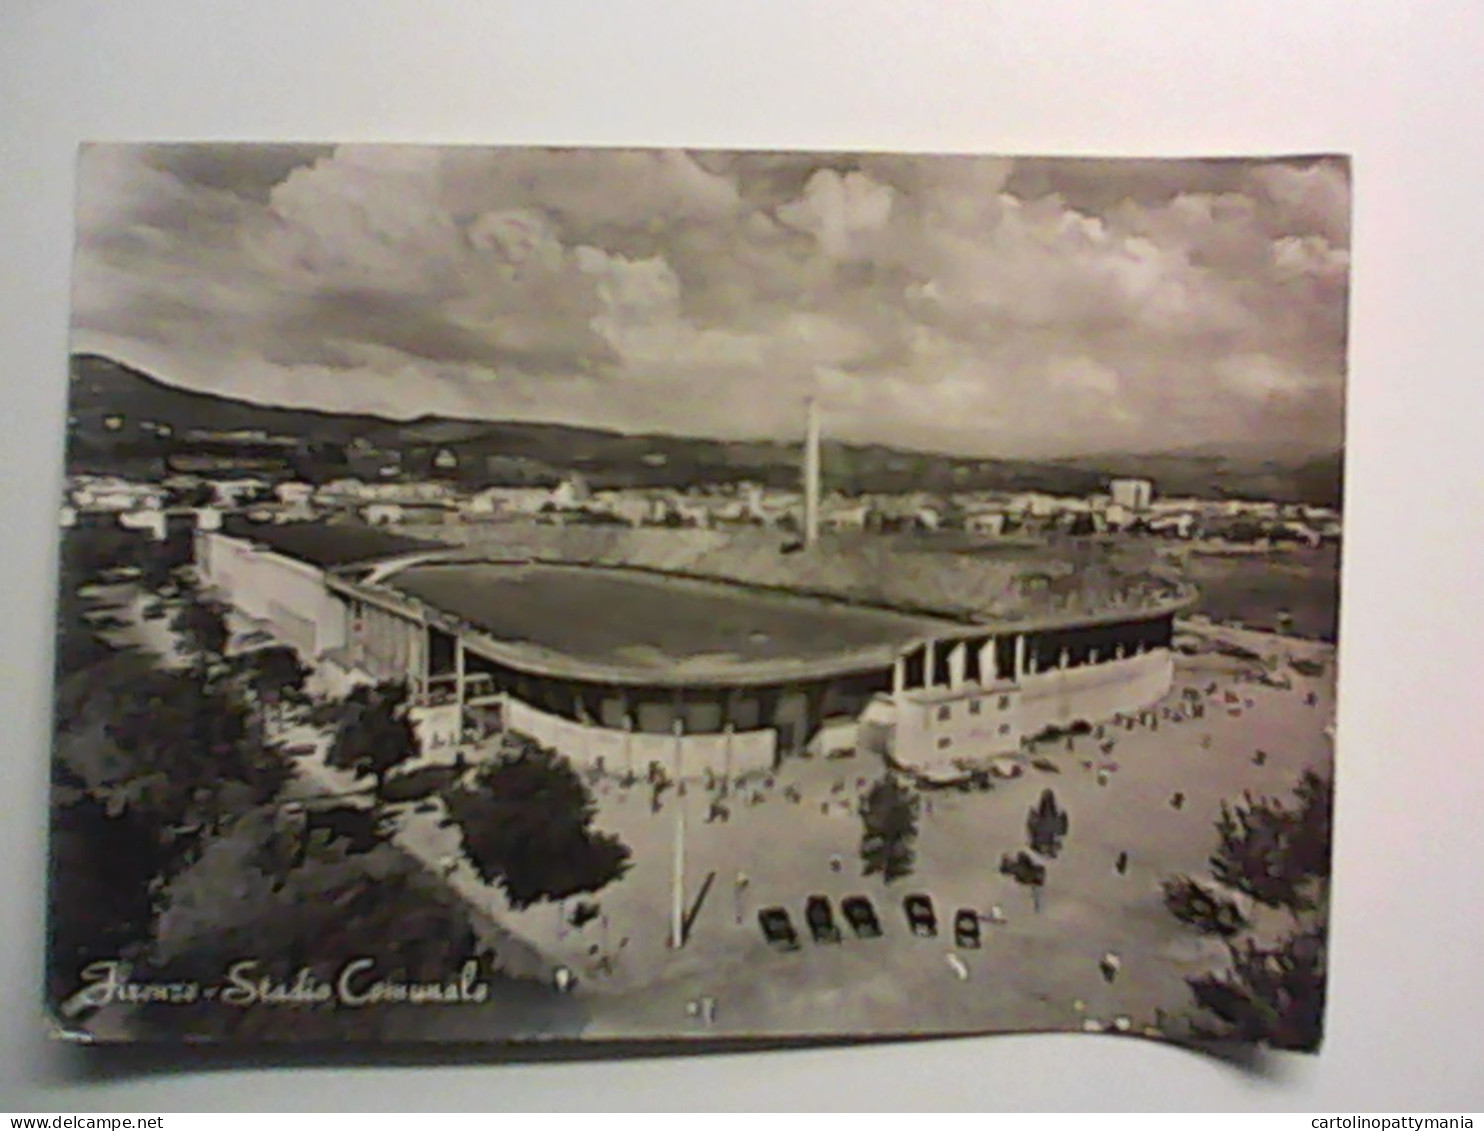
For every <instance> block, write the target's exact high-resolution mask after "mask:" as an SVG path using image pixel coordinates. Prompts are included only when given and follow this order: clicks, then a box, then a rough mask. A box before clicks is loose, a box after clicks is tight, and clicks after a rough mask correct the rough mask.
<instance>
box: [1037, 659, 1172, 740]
mask: <svg viewBox="0 0 1484 1131" xmlns="http://www.w3.org/2000/svg"><path fill="white" fill-rule="evenodd" d="M1174 681H1175V654H1174V653H1173V652H1171V651H1170V650H1169V649H1168V648H1156V649H1155V650H1153V651H1151V652H1145V653H1144V654H1143V655H1139V656H1130V657H1127V658H1126V659H1122V660H1114V661H1112V662H1110V663H1101V664H1089V665H1086V666H1083V667H1077V668H1067V669H1065V670H1053V671H1048V672H1039V673H1037V674H1036V675H1031V676H1026V677H1025V678H1023V679H1022V680H1021V681H1020V688H1021V691H1020V710H1019V714H1020V730H1021V733H1023V734H1026V735H1035V734H1037V733H1039V732H1040V731H1043V730H1045V729H1046V728H1047V727H1052V726H1054V727H1065V726H1068V725H1070V724H1071V723H1075V722H1077V721H1078V720H1079V719H1081V720H1086V721H1087V722H1097V721H1099V720H1100V719H1110V718H1112V717H1113V716H1114V715H1116V714H1118V713H1120V712H1125V711H1137V710H1139V709H1141V708H1143V707H1147V706H1149V705H1150V704H1151V703H1155V702H1158V701H1159V699H1161V698H1162V697H1163V696H1164V695H1165V693H1166V692H1168V691H1169V690H1170V687H1171V685H1172V684H1173V683H1174Z"/></svg>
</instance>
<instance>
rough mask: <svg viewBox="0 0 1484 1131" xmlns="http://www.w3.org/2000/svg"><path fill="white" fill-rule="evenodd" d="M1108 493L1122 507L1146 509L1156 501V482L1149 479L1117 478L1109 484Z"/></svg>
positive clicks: (1138, 509) (1137, 510)
mask: <svg viewBox="0 0 1484 1131" xmlns="http://www.w3.org/2000/svg"><path fill="white" fill-rule="evenodd" d="M1108 494H1109V495H1110V496H1111V497H1112V499H1113V502H1115V503H1116V504H1118V505H1119V506H1120V507H1126V508H1127V509H1128V510H1131V511H1134V512H1139V511H1146V510H1148V509H1149V504H1150V503H1152V502H1154V483H1153V482H1152V481H1150V480H1148V479H1115V480H1113V481H1112V482H1111V483H1109V484H1108Z"/></svg>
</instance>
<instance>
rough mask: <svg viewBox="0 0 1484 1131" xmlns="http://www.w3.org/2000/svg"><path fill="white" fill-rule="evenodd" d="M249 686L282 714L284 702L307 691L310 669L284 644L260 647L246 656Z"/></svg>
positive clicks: (277, 712) (270, 706)
mask: <svg viewBox="0 0 1484 1131" xmlns="http://www.w3.org/2000/svg"><path fill="white" fill-rule="evenodd" d="M242 661H243V667H244V669H245V671H246V674H247V681H248V685H249V686H250V687H251V688H252V689H253V694H254V695H256V696H257V698H258V701H259V702H260V703H262V704H263V706H264V708H265V709H266V711H267V712H271V713H272V714H275V715H279V716H281V715H282V708H283V706H284V704H285V703H286V702H287V701H289V700H291V699H293V698H295V697H297V696H300V695H302V694H303V692H304V684H305V681H306V680H308V679H309V669H308V668H307V667H306V666H305V665H304V664H303V663H302V662H301V661H300V660H299V654H298V653H297V652H295V651H294V650H293V649H292V648H289V647H286V646H284V645H275V646H273V647H271V648H259V649H256V650H255V651H252V652H249V653H247V654H246V655H245V656H243V657H242Z"/></svg>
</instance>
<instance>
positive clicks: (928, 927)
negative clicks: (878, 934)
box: [902, 894, 938, 938]
mask: <svg viewBox="0 0 1484 1131" xmlns="http://www.w3.org/2000/svg"><path fill="white" fill-rule="evenodd" d="M902 910H903V911H905V912H906V913H907V926H908V927H910V928H911V929H912V933H913V934H914V935H920V936H922V937H923V938H932V937H934V936H935V935H936V934H937V933H938V914H937V912H935V911H934V910H933V901H932V900H931V899H930V898H928V897H927V896H925V895H921V894H918V895H909V896H908V897H907V898H906V899H904V900H902Z"/></svg>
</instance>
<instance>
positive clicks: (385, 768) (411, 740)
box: [325, 683, 422, 794]
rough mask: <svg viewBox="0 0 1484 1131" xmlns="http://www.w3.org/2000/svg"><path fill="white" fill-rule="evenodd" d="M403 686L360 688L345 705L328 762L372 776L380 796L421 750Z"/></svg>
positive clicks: (386, 684) (351, 694) (394, 684)
mask: <svg viewBox="0 0 1484 1131" xmlns="http://www.w3.org/2000/svg"><path fill="white" fill-rule="evenodd" d="M421 749H422V748H421V745H420V744H419V743H418V739H417V731H416V730H414V729H413V726H412V720H411V719H410V718H409V717H408V714H407V688H406V686H405V685H403V684H400V683H383V684H378V685H376V686H374V687H367V686H363V687H357V688H356V689H355V690H354V691H352V692H351V693H350V694H349V695H348V696H347V697H346V699H345V702H344V703H343V704H342V715H341V719H340V725H339V726H338V727H337V728H336V731H335V738H334V740H333V741H332V742H331V743H330V749H329V752H328V753H327V754H326V756H325V760H326V761H327V762H328V763H329V764H330V765H331V766H334V767H336V768H337V769H341V770H351V771H353V772H355V773H356V774H358V775H360V774H370V775H371V776H372V777H374V778H375V779H376V791H377V793H378V794H379V793H380V792H381V789H382V787H383V786H384V785H385V784H386V778H387V775H388V774H389V773H391V772H392V771H393V770H394V769H396V768H397V767H398V766H400V765H402V763H404V762H407V761H409V760H410V759H412V758H414V757H416V756H417V755H418V753H419V752H420V751H421Z"/></svg>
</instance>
